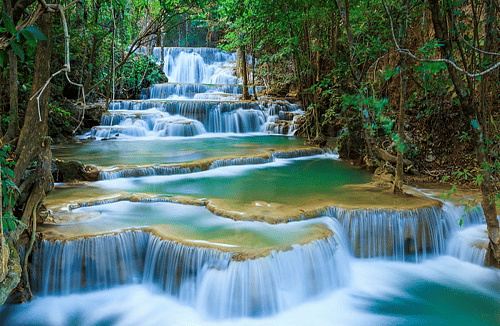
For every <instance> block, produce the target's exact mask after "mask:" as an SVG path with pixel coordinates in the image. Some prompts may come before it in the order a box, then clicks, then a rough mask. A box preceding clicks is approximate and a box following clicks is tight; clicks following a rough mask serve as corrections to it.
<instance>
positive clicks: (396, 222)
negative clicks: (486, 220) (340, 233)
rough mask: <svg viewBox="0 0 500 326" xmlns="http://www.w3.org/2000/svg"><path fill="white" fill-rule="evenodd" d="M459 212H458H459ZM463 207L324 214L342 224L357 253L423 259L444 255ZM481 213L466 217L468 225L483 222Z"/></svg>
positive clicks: (367, 256) (400, 259)
mask: <svg viewBox="0 0 500 326" xmlns="http://www.w3.org/2000/svg"><path fill="white" fill-rule="evenodd" d="M457 211H458V213H457ZM460 212H462V210H461V209H460V208H451V207H449V206H448V207H447V209H444V210H443V209H441V208H439V207H431V208H424V209H415V210H382V209H376V210H367V209H355V210H345V209H341V208H337V207H330V208H329V209H327V210H326V212H325V213H324V214H325V215H327V216H331V217H332V218H335V219H336V220H338V221H339V222H340V224H342V226H343V227H344V229H345V230H346V232H347V233H348V237H349V240H350V243H351V246H352V249H353V252H354V254H355V256H357V257H361V258H371V257H384V258H390V259H393V260H398V261H405V260H414V261H420V260H422V259H424V258H426V256H436V255H438V254H443V253H444V252H445V249H446V244H445V239H446V238H448V237H449V236H450V234H453V233H455V232H456V231H457V228H458V225H459V224H458V220H457V215H458V214H460ZM481 219H482V216H481V212H479V211H474V212H471V214H468V215H466V216H464V217H463V223H464V225H471V224H477V223H480V221H481Z"/></svg>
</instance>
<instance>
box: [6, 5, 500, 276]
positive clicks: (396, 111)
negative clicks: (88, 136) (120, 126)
mask: <svg viewBox="0 0 500 326" xmlns="http://www.w3.org/2000/svg"><path fill="white" fill-rule="evenodd" d="M0 9H1V10H0V11H1V12H2V17H1V23H0V66H1V67H2V70H1V74H0V115H1V116H0V128H1V134H2V138H1V141H2V144H1V150H0V163H1V166H2V173H1V180H2V195H3V197H2V198H3V204H2V207H1V208H2V212H0V217H1V219H2V226H3V227H2V228H1V231H2V235H1V237H2V241H1V244H2V250H3V249H4V248H6V244H7V243H8V244H10V245H11V248H13V247H12V245H13V244H14V243H16V242H18V241H19V239H21V240H22V241H24V243H25V244H26V248H27V250H28V253H29V250H31V249H30V248H31V246H32V243H33V240H34V236H33V235H34V233H35V231H36V221H37V218H38V219H41V217H40V212H41V211H43V207H42V202H43V197H44V196H45V194H46V192H48V191H50V189H51V187H52V184H53V180H52V176H51V169H52V167H51V161H52V158H51V154H50V144H51V143H54V142H64V141H68V139H71V137H72V136H73V135H74V134H77V133H80V132H82V130H84V129H85V128H90V127H92V126H93V125H95V124H98V122H99V114H101V113H102V112H103V110H105V109H106V107H107V104H109V102H110V101H112V100H113V99H117V98H137V97H138V96H139V95H140V92H141V89H143V88H145V87H148V86H150V85H151V84H153V83H157V82H166V81H167V80H166V77H165V76H164V75H163V74H162V71H161V69H160V68H159V66H158V64H157V61H156V60H160V61H163V58H156V60H154V59H153V58H151V56H148V55H147V54H148V53H149V54H150V53H151V50H152V47H154V46H165V47H170V46H209V47H221V48H223V49H225V50H227V51H238V53H239V54H240V58H247V57H248V56H251V59H250V60H240V65H239V67H240V68H241V69H239V74H240V76H241V77H243V81H244V89H247V88H248V87H252V85H264V86H266V87H267V88H266V89H265V91H264V93H265V94H266V95H268V96H274V97H286V98H289V99H291V100H296V101H298V102H300V103H301V104H302V107H303V109H304V110H305V111H306V114H305V116H304V117H303V119H302V121H301V127H300V129H299V133H298V135H299V136H302V137H304V138H305V139H306V140H307V141H308V142H309V143H311V144H316V145H324V144H325V143H326V141H327V139H328V138H329V137H338V138H337V144H338V148H339V152H340V154H341V156H342V158H344V159H351V160H354V161H355V162H357V163H358V164H360V165H363V166H365V167H367V168H368V169H371V170H374V171H375V170H377V169H378V170H377V171H380V169H383V170H384V171H386V172H389V173H391V174H394V175H395V179H394V181H393V184H394V191H395V192H402V185H403V182H405V180H406V182H411V181H412V180H413V181H415V180H418V181H426V182H440V181H444V182H448V183H453V184H466V185H468V186H472V187H478V188H479V189H480V190H481V193H482V195H483V196H482V202H481V204H482V208H483V210H484V213H485V218H486V221H487V224H488V232H489V238H490V248H489V249H490V250H489V254H488V257H487V264H489V265H492V266H497V267H500V232H499V228H498V219H497V211H496V202H497V200H498V198H497V197H498V194H499V192H498V175H499V173H498V172H499V169H500V160H499V153H500V151H499V144H500V142H499V140H500V132H499V123H500V105H499V86H500V69H498V68H499V66H500V24H499V16H500V2H499V1H498V0H427V1H412V0H400V1H394V0H383V1H380V0H376V1H357V0H335V1H334V0H325V1H315V0H265V1H264V0H252V1H248V0H217V1H205V0H160V1H145V0H138V1H132V0H106V1H96V0H77V1H50V0H46V1H43V0H38V1H36V0H18V1H16V0H3V1H2V7H1V8H0ZM261 95H264V94H263V93H262V92H261V93H260V94H259V96H261ZM243 96H244V98H247V99H249V100H252V99H251V98H250V96H249V95H248V93H247V92H244V95H243ZM452 189H455V188H452ZM4 237H5V238H6V239H7V240H8V241H4V240H3V238H4ZM27 256H29V254H28V255H26V257H27ZM24 273H27V271H24ZM25 275H26V274H25ZM0 276H1V275H0Z"/></svg>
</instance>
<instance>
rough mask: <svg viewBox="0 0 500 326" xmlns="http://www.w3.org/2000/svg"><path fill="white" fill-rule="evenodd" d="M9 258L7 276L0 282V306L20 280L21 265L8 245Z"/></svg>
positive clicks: (16, 254)
mask: <svg viewBox="0 0 500 326" xmlns="http://www.w3.org/2000/svg"><path fill="white" fill-rule="evenodd" d="M9 249H10V257H9V262H8V270H7V276H6V277H5V279H4V280H3V282H0V305H3V304H4V303H5V301H6V300H7V298H8V297H9V295H10V293H11V292H12V290H14V289H15V288H16V286H17V285H18V284H19V281H20V280H21V263H20V258H19V254H18V253H17V251H16V249H15V248H14V247H13V246H12V245H11V244H9Z"/></svg>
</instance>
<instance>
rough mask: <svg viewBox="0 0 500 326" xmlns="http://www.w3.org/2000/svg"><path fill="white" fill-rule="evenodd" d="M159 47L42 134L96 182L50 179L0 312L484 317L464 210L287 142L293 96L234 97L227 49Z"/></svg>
mask: <svg viewBox="0 0 500 326" xmlns="http://www.w3.org/2000/svg"><path fill="white" fill-rule="evenodd" d="M159 51H161V49H159V48H157V49H155V54H156V55H157V56H158V57H159V56H160V55H159ZM164 51H165V66H164V71H165V74H166V75H167V76H168V78H169V83H167V84H160V85H153V86H152V87H150V88H149V89H145V90H143V92H142V99H141V100H134V101H116V102H114V103H112V104H111V106H110V110H109V112H108V113H107V114H105V115H104V116H103V117H102V121H101V125H100V126H98V127H94V128H93V129H92V130H91V131H90V132H89V133H88V134H86V135H83V136H82V142H81V143H78V144H72V145H66V146H61V147H58V148H54V150H53V153H54V156H55V157H57V158H61V159H65V160H71V159H76V160H80V161H82V162H84V163H89V164H90V163H92V164H96V165H97V166H98V167H99V170H100V173H99V181H95V182H87V183H78V184H62V183H61V184H56V189H55V191H53V192H52V193H51V194H50V195H49V196H48V198H47V199H46V202H45V205H46V206H47V208H48V209H49V210H50V216H49V217H48V220H47V222H46V223H44V224H43V225H41V226H40V228H39V229H40V240H39V241H38V242H37V244H36V249H35V251H34V253H33V257H32V260H33V263H32V269H31V277H32V280H31V283H32V287H33V290H34V292H35V295H36V299H35V300H34V301H32V302H30V303H26V304H22V305H6V306H4V307H0V325H398V324H402V325H499V321H500V272H498V271H497V270H493V269H488V268H484V267H482V266H481V265H482V263H483V261H484V255H485V248H486V245H487V237H486V234H485V225H484V224H483V223H484V222H483V220H482V212H481V211H480V210H474V211H472V212H471V213H468V212H466V210H465V209H464V208H463V207H460V206H454V205H452V204H451V203H448V202H445V203H443V202H442V201H440V200H436V199H433V198H430V197H425V196H418V195H415V196H407V197H400V198H398V197H395V196H393V195H392V194H389V193H387V192H384V191H381V190H380V189H381V188H377V187H376V186H373V184H370V182H371V181H372V176H371V175H370V174H369V173H367V172H366V171H363V170H359V169H357V168H355V167H353V166H351V165H349V164H347V163H345V162H341V161H339V160H338V155H336V153H335V152H334V151H330V150H323V149H319V148H311V147H307V146H304V145H302V141H301V140H298V139H296V138H294V137H293V132H294V130H295V128H296V126H295V124H294V122H295V119H296V118H295V117H296V116H298V115H300V114H302V113H303V112H302V110H301V109H300V108H299V107H298V106H297V105H295V104H293V103H289V102H287V101H283V100H279V101H278V100H272V99H261V100H259V101H245V102H243V101H239V96H240V95H241V84H240V83H241V81H240V80H239V79H238V78H237V77H236V76H235V75H234V72H233V70H234V65H235V62H234V61H235V60H236V57H235V54H229V53H226V52H223V51H220V50H216V49H207V48H191V49H190V48H165V49H164ZM459 220H462V221H463V226H459Z"/></svg>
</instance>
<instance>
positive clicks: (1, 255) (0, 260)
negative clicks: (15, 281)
mask: <svg viewBox="0 0 500 326" xmlns="http://www.w3.org/2000/svg"><path fill="white" fill-rule="evenodd" d="M9 257H10V254H9V246H8V245H7V244H6V243H5V238H4V237H3V235H0V282H3V280H4V279H5V277H6V276H7V271H8V262H9Z"/></svg>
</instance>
